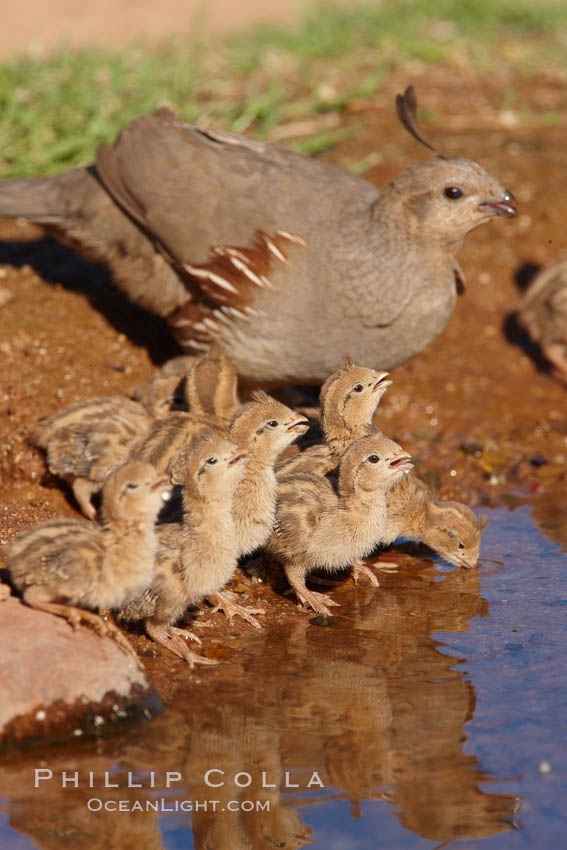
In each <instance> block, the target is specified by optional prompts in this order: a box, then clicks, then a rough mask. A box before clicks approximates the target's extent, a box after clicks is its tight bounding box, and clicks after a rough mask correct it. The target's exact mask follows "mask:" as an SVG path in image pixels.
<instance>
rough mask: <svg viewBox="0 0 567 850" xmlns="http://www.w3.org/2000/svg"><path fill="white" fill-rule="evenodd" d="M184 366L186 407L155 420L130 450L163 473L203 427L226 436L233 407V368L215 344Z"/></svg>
mask: <svg viewBox="0 0 567 850" xmlns="http://www.w3.org/2000/svg"><path fill="white" fill-rule="evenodd" d="M188 366H189V368H188V371H187V374H186V376H185V382H184V383H185V388H184V394H185V400H186V407H187V410H186V411H185V410H174V411H172V412H171V413H170V414H169V415H168V416H165V417H163V418H162V419H160V420H156V421H155V422H154V423H153V424H152V425H151V427H150V429H149V431H148V433H147V434H146V436H145V437H144V439H142V440H141V441H139V442H138V443H137V444H136V445H135V446H134V448H133V449H132V453H131V457H133V458H139V459H141V460H146V461H148V462H149V463H151V464H152V465H153V466H155V467H156V469H159V470H161V471H163V472H169V470H170V467H171V464H172V463H173V461H174V460H175V457H176V456H177V454H178V453H179V452H180V451H181V450H182V449H183V447H184V446H185V445H186V444H188V443H190V442H191V440H192V439H193V437H194V436H195V435H196V434H198V433H199V431H201V430H202V429H203V427H209V428H213V429H214V430H215V431H217V432H218V433H219V434H220V435H222V436H223V437H226V436H227V435H228V429H229V425H230V418H231V416H232V414H233V413H234V411H235V409H236V406H237V382H238V378H237V374H236V370H235V368H234V366H233V364H232V363H231V362H230V360H229V359H228V358H227V357H226V356H225V355H224V354H223V353H222V351H221V350H220V348H219V347H218V346H216V345H214V346H212V347H211V349H210V351H209V352H207V354H204V355H202V356H201V357H196V358H194V359H193V360H192V362H191V363H189V364H188Z"/></svg>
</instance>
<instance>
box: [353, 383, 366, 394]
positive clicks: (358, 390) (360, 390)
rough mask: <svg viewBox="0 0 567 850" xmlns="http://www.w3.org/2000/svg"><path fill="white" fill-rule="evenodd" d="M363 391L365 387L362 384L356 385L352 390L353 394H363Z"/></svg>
mask: <svg viewBox="0 0 567 850" xmlns="http://www.w3.org/2000/svg"><path fill="white" fill-rule="evenodd" d="M363 389H364V387H363V386H362V384H355V385H354V387H353V388H352V391H353V393H361V392H362V390H363Z"/></svg>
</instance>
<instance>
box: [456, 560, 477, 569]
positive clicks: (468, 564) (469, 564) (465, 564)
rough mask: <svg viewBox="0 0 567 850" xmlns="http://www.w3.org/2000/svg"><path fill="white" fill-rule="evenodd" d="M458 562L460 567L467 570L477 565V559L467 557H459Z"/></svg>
mask: <svg viewBox="0 0 567 850" xmlns="http://www.w3.org/2000/svg"><path fill="white" fill-rule="evenodd" d="M457 564H458V565H459V567H465V569H467V570H472V568H473V567H475V566H476V562H475V561H469V560H468V559H467V558H462V557H460V558H458V559H457Z"/></svg>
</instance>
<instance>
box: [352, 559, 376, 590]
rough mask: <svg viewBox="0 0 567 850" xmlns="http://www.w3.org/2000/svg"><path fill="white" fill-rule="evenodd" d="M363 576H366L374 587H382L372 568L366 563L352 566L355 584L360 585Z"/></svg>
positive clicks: (360, 562)
mask: <svg viewBox="0 0 567 850" xmlns="http://www.w3.org/2000/svg"><path fill="white" fill-rule="evenodd" d="M361 576H366V578H367V579H369V581H370V584H372V585H374V587H380V582H379V581H378V579H377V578H376V576H375V575H374V573H373V572H372V570H371V569H370V567H369V566H367V565H366V564H365V563H364V561H355V562H354V564H353V565H352V578H353V581H354V583H355V584H358V581H359V579H360V577H361Z"/></svg>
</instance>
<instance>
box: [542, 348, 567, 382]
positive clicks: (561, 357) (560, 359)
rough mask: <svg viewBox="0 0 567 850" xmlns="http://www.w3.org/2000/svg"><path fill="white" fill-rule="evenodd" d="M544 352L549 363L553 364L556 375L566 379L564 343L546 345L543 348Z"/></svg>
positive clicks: (566, 362) (566, 361)
mask: <svg viewBox="0 0 567 850" xmlns="http://www.w3.org/2000/svg"><path fill="white" fill-rule="evenodd" d="M544 354H545V356H546V357H547V359H548V360H549V361H550V363H552V364H553V366H555V368H556V370H557V372H558V373H559V374H558V377H559V378H560V379H561V380H563V381H567V356H566V352H565V346H564V345H548V346H547V347H546V348H545V349H544Z"/></svg>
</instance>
